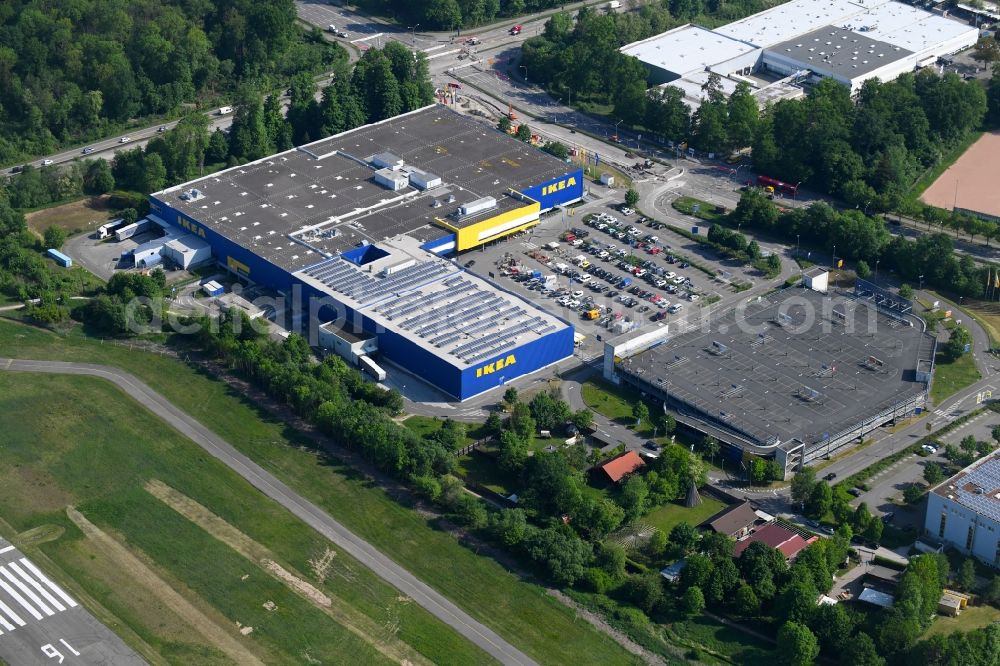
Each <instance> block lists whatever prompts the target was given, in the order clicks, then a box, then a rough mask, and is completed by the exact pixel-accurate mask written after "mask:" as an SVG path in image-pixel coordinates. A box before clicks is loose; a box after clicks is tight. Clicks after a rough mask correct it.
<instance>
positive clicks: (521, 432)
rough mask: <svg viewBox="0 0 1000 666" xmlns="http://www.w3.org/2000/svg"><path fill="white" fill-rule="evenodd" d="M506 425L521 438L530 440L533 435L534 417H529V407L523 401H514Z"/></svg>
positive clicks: (534, 429)
mask: <svg viewBox="0 0 1000 666" xmlns="http://www.w3.org/2000/svg"><path fill="white" fill-rule="evenodd" d="M507 421H508V423H507V425H508V426H509V428H510V429H511V430H513V431H514V432H515V433H517V436H518V437H520V438H521V439H523V440H526V441H527V440H530V439H531V438H532V437H534V435H535V431H536V428H535V419H533V418H532V417H531V408H530V407H528V405H526V404H524V403H523V402H515V403H514V406H513V409H511V410H510V418H509V419H508V420H507Z"/></svg>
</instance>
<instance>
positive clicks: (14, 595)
mask: <svg viewBox="0 0 1000 666" xmlns="http://www.w3.org/2000/svg"><path fill="white" fill-rule="evenodd" d="M0 588H2V589H3V591H4V592H6V593H7V594H9V595H10V597H11V598H12V599H13V600H14V601H16V602H17V603H19V604H21V608H23V609H24V610H26V611H28V613H30V614H31V615H34V616H35V619H36V620H41V619H42V614H41V613H39V612H38V611H37V610H35V608H34V607H33V606H32V605H31V604H29V603H28V602H27V601H25V600H24V597H22V596H21V595H20V594H18V593H17V592H15V591H14V589H13V588H12V587H11V586H10V585H8V584H7V583H5V582H3V580H0Z"/></svg>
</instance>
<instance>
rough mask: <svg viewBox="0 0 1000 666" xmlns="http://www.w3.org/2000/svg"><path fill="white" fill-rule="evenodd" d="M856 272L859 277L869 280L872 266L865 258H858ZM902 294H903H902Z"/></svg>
mask: <svg viewBox="0 0 1000 666" xmlns="http://www.w3.org/2000/svg"><path fill="white" fill-rule="evenodd" d="M854 272H855V273H857V274H858V277H859V278H861V279H862V280H867V279H868V278H870V277H871V276H872V269H871V266H869V265H868V262H867V261H865V260H864V259H858V263H857V264H856V265H855V267H854ZM900 296H902V294H900Z"/></svg>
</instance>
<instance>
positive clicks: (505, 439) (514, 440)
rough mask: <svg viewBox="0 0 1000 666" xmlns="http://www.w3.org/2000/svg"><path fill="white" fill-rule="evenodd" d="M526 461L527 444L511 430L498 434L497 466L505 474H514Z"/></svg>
mask: <svg viewBox="0 0 1000 666" xmlns="http://www.w3.org/2000/svg"><path fill="white" fill-rule="evenodd" d="M527 459H528V442H527V440H526V439H525V438H523V437H520V436H519V435H518V434H517V433H515V432H514V431H512V430H504V431H503V432H501V433H500V455H499V456H498V457H497V464H499V465H500V469H502V470H504V471H505V472H508V473H511V474H516V473H517V472H520V471H521V468H522V467H524V463H525V461H526V460H527Z"/></svg>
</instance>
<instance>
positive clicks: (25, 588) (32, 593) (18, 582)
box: [0, 566, 56, 615]
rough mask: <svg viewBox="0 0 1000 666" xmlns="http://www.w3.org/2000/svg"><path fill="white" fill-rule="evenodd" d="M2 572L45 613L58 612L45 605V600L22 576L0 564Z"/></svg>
mask: <svg viewBox="0 0 1000 666" xmlns="http://www.w3.org/2000/svg"><path fill="white" fill-rule="evenodd" d="M0 574H3V577H4V578H6V579H7V580H9V581H10V582H12V583H13V584H14V585H16V586H17V589H18V590H20V591H21V593H22V594H24V595H26V596H27V597H28V598H29V599H31V601H32V603H34V604H35V606H37V607H38V609H39V610H41V611H42V612H43V613H45V614H46V615H55V614H56V612H55V611H54V610H52V609H50V608H49V607H48V606H46V605H45V602H44V601H42V600H41V598H40V597H39V596H38V595H37V594H35V591H34V590H32V589H31V588H29V587H28V586H27V585H25V584H24V581H22V580H21V579H20V578H18V577H16V576H15V575H14V574H12V573H11V572H10V571H8V570H7V567H4V566H0Z"/></svg>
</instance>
